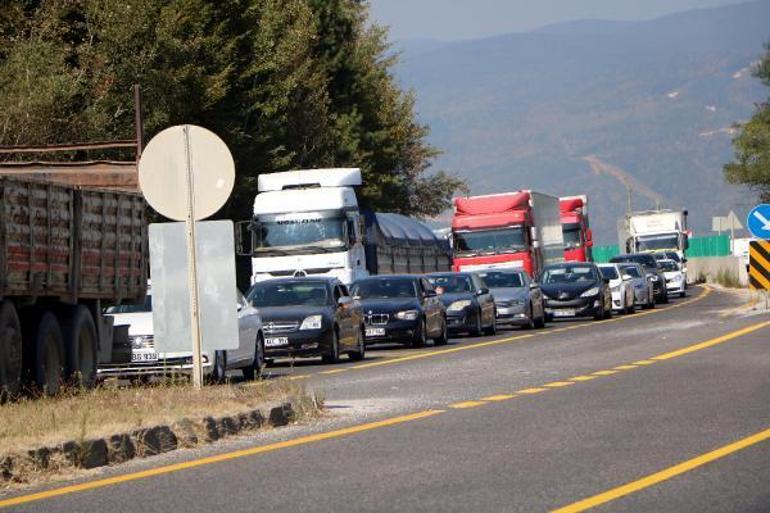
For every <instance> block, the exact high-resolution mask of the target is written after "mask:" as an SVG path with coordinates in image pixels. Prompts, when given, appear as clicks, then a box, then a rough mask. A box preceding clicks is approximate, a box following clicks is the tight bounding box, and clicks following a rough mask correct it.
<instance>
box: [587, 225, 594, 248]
mask: <svg viewBox="0 0 770 513" xmlns="http://www.w3.org/2000/svg"><path fill="white" fill-rule="evenodd" d="M593 242H594V232H593V230H591V229H590V228H587V229H586V246H588V247H589V248H590V247H591V246H593Z"/></svg>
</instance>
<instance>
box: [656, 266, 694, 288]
mask: <svg viewBox="0 0 770 513" xmlns="http://www.w3.org/2000/svg"><path fill="white" fill-rule="evenodd" d="M658 265H659V266H660V267H661V268H662V269H663V274H664V275H665V276H666V291H667V292H668V293H669V294H679V297H685V296H686V295H687V275H686V274H685V273H684V272H683V271H682V266H681V265H679V264H678V263H677V262H676V261H675V260H659V261H658Z"/></svg>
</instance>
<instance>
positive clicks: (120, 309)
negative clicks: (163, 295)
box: [104, 294, 152, 314]
mask: <svg viewBox="0 0 770 513" xmlns="http://www.w3.org/2000/svg"><path fill="white" fill-rule="evenodd" d="M144 312H152V296H151V295H150V294H147V295H146V296H145V297H144V302H142V303H139V304H136V305H131V304H125V305H115V306H110V307H108V308H107V309H106V310H105V311H104V313H107V314H129V313H144Z"/></svg>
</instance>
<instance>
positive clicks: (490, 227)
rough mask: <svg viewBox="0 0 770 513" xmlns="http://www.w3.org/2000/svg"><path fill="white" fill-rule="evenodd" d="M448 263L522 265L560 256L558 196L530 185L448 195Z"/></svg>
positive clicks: (533, 267)
mask: <svg viewBox="0 0 770 513" xmlns="http://www.w3.org/2000/svg"><path fill="white" fill-rule="evenodd" d="M454 209H455V211H454V217H453V218H452V248H453V250H454V263H453V264H452V265H453V269H454V270H455V271H474V270H481V269H500V268H508V269H522V270H524V271H526V272H528V273H529V274H530V275H532V276H537V275H538V274H539V273H540V271H541V270H542V268H543V266H544V265H545V264H548V263H552V262H559V261H563V260H564V241H563V236H562V228H561V217H560V213H559V198H556V197H554V196H550V195H548V194H542V193H539V192H535V191H531V190H521V191H516V192H506V193H502V194H490V195H486V196H471V197H464V198H455V199H454Z"/></svg>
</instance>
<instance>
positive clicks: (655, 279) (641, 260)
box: [610, 253, 668, 303]
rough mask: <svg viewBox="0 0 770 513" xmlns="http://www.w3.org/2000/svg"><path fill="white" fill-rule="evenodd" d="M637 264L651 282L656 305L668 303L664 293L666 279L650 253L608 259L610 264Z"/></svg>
mask: <svg viewBox="0 0 770 513" xmlns="http://www.w3.org/2000/svg"><path fill="white" fill-rule="evenodd" d="M629 262H630V263H634V264H639V265H641V266H642V267H643V268H644V272H645V273H646V274H647V276H648V277H649V278H650V280H651V281H652V288H653V290H654V291H655V301H657V302H658V303H668V292H667V291H666V277H665V275H664V274H663V269H661V268H660V266H659V265H658V261H657V260H656V259H655V257H654V256H653V255H652V254H651V253H631V254H628V255H618V256H614V257H612V258H610V263H613V264H622V263H629Z"/></svg>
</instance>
